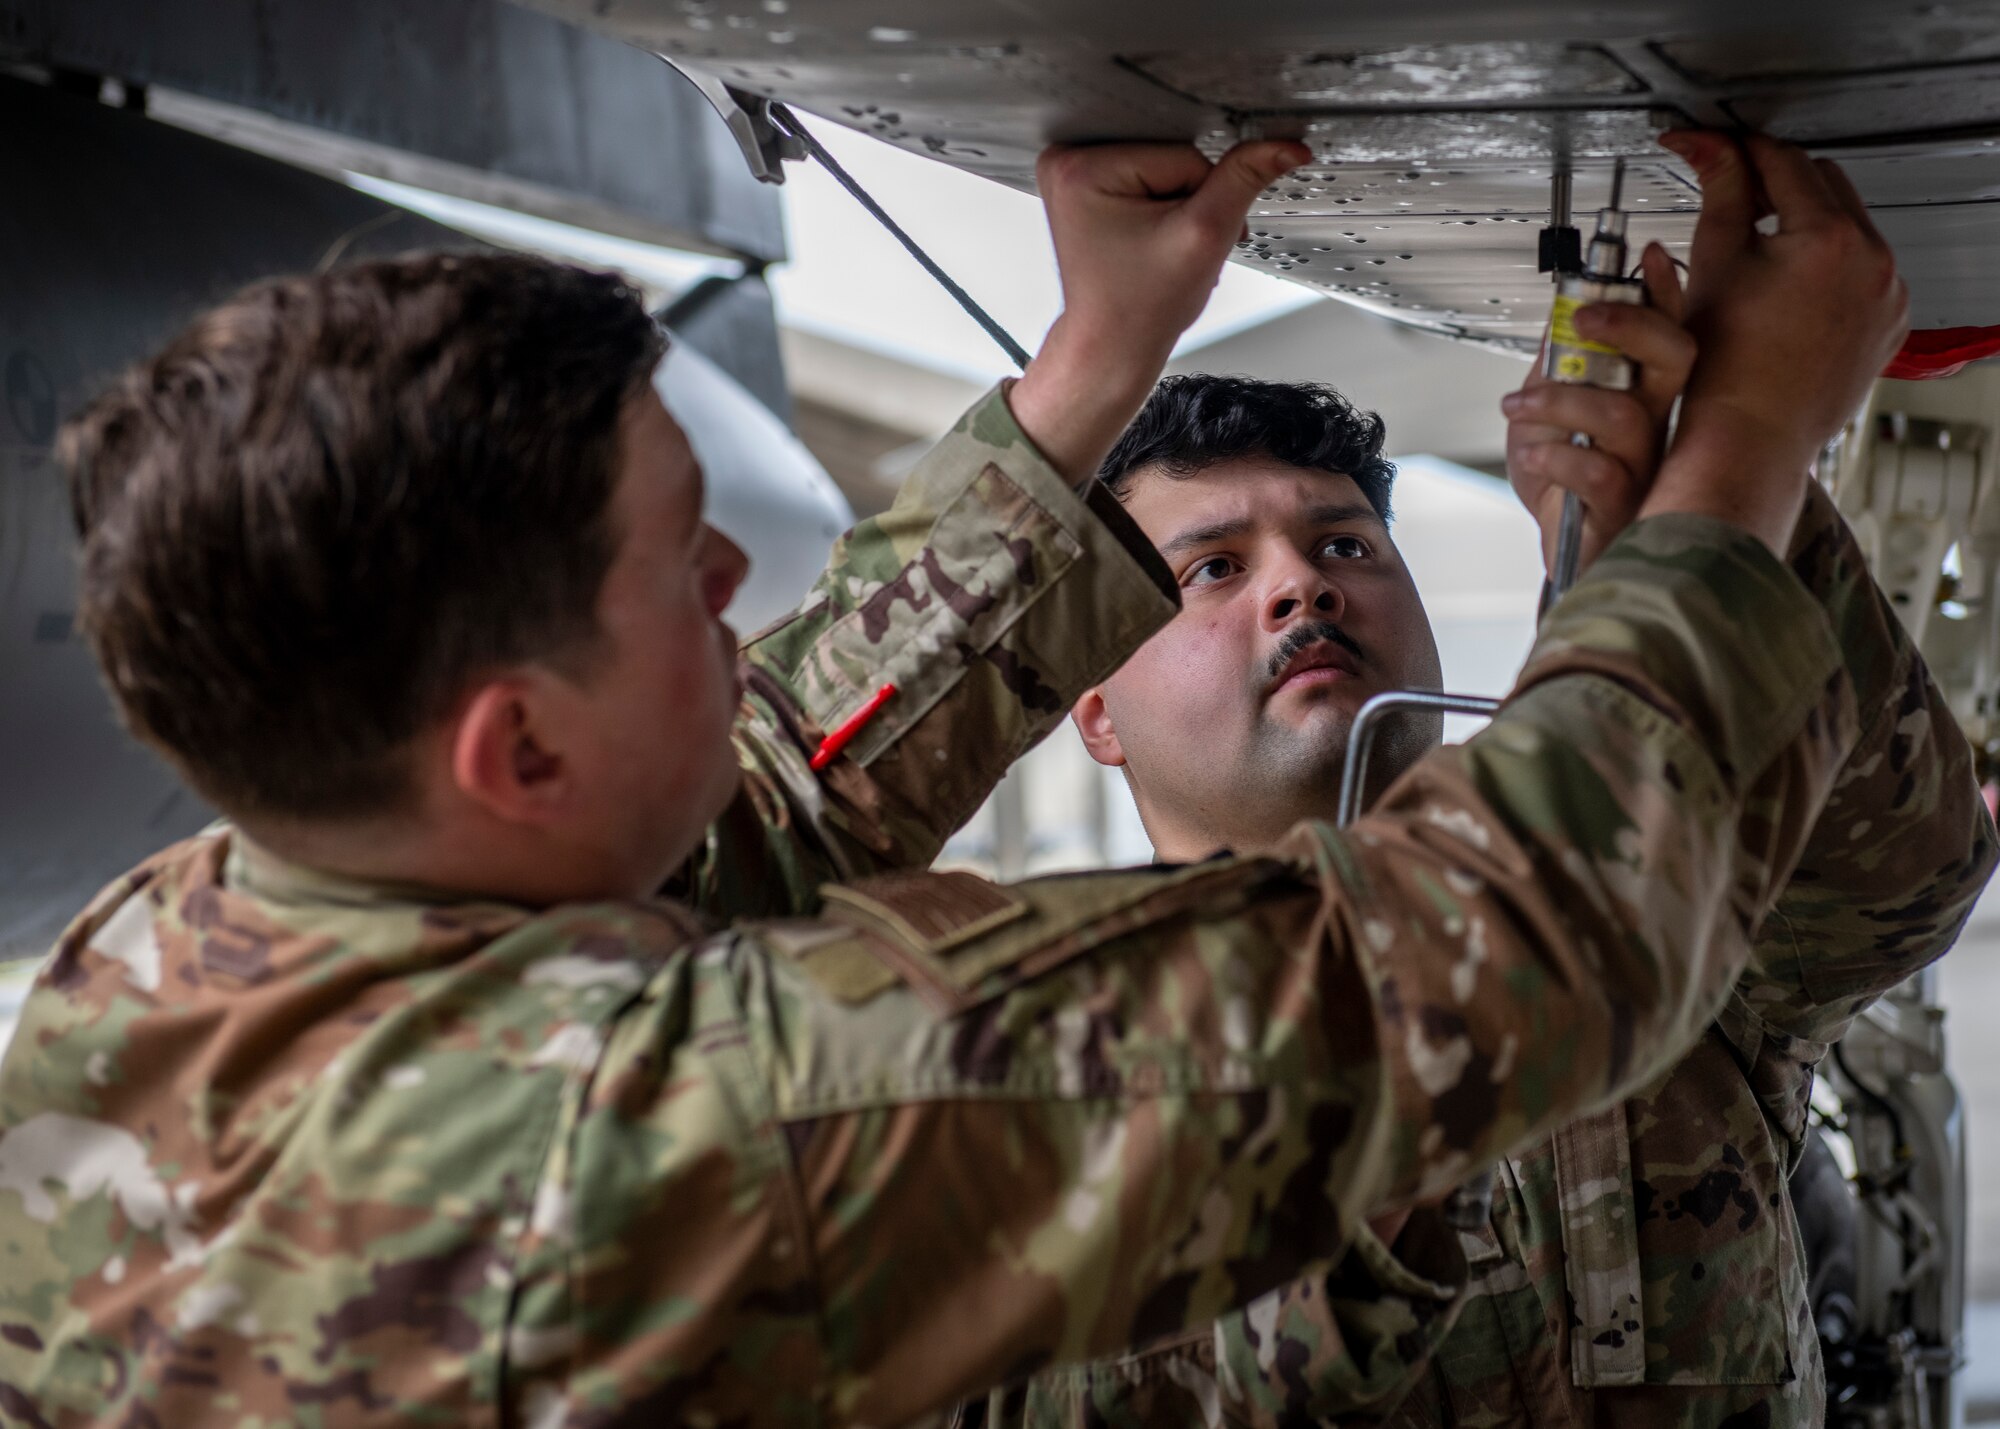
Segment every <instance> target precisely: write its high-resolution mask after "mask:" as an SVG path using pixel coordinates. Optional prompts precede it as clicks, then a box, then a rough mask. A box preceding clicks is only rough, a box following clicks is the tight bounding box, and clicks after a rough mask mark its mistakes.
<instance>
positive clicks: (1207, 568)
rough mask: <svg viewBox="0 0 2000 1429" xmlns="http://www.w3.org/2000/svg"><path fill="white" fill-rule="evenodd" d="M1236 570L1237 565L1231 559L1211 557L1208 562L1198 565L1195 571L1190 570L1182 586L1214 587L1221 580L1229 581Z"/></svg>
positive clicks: (1194, 568)
mask: <svg viewBox="0 0 2000 1429" xmlns="http://www.w3.org/2000/svg"><path fill="white" fill-rule="evenodd" d="M1235 569H1236V563H1235V562H1234V561H1232V560H1230V559H1229V557H1227V556H1210V557H1209V558H1208V559H1207V560H1205V561H1202V562H1200V563H1198V564H1197V565H1195V566H1194V567H1193V569H1191V570H1189V571H1188V573H1187V576H1186V578H1185V579H1184V580H1183V581H1182V584H1184V585H1214V584H1215V583H1216V582H1217V581H1219V580H1226V579H1228V578H1229V576H1230V575H1231V574H1233V573H1234V571H1235Z"/></svg>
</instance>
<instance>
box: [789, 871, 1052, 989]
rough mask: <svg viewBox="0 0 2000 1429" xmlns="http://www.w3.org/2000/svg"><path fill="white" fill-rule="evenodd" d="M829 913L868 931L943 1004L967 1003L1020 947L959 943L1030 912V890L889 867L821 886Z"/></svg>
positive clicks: (1000, 942) (875, 945) (893, 962)
mask: <svg viewBox="0 0 2000 1429" xmlns="http://www.w3.org/2000/svg"><path fill="white" fill-rule="evenodd" d="M820 896H821V897H823V898H824V899H826V916H827V917H828V918H830V919H832V920H834V921H835V922H837V923H843V924H845V925H847V926H848V927H850V928H852V929H854V930H855V931H857V932H859V933H861V934H863V935H864V936H865V937H866V938H867V939H868V942H869V945H870V947H871V948H872V950H873V951H874V952H875V953H876V954H877V955H878V956H879V957H880V958H881V959H882V960H883V961H884V962H885V963H887V964H889V965H890V966H891V967H893V968H894V969H895V970H896V972H897V973H899V974H900V975H901V977H902V980H903V981H905V982H907V983H909V984H910V986H911V987H912V988H913V989H914V990H915V991H916V992H917V994H918V995H919V996H921V997H922V998H923V999H924V1001H925V1002H927V1003H929V1004H930V1005H931V1006H932V1007H934V1008H936V1009H937V1010H938V1011H939V1012H944V1013H952V1012H959V1011H963V1010H964V1009H965V1008H967V1007H969V1006H971V1005H972V1003H973V1002H974V1001H976V1000H977V999H976V998H975V997H974V996H973V989H974V988H975V986H976V985H977V984H978V982H979V980H980V978H982V977H983V976H985V975H986V974H987V973H988V972H990V971H992V969H993V968H994V967H995V966H997V965H998V964H1000V963H1002V962H1005V961H1008V960H1011V959H1014V958H1017V957H1019V956H1020V953H1021V951H1022V950H1021V949H1020V948H1018V947H1015V946H1014V945H1013V944H1012V943H1011V942H1009V941H1008V940H1004V939H996V940H992V941H991V942H989V943H988V944H987V946H986V947H984V948H982V949H977V950H973V949H967V950H966V951H965V952H964V953H962V954H960V955H959V956H957V957H953V956H952V955H951V954H952V952H953V950H954V949H960V948H965V945H967V944H969V943H974V942H977V941H978V940H980V939H982V938H985V937H986V936H987V934H989V933H992V932H994V931H996V930H997V929H1000V928H1004V927H1006V926H1007V925H1008V924H1010V923H1014V922H1017V921H1019V920H1020V919H1023V918H1025V917H1027V916H1028V914H1029V911H1030V907H1029V904H1028V901H1027V900H1026V899H1025V898H1022V897H1020V896H1019V895H1018V894H1016V893H1015V892H1014V891H1013V890H1012V889H1009V888H1003V887H1002V886H1000V885H999V884H997V883H989V882H987V880H985V879H983V878H981V877H979V876H978V875H977V874H971V873H886V874H883V875H881V876H880V877H877V878H867V879H863V880H862V881H860V882H859V883H850V884H837V883H835V884H828V885H826V886H825V887H823V888H821V889H820Z"/></svg>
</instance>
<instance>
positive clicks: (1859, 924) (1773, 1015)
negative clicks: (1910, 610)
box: [1724, 485, 1996, 1060]
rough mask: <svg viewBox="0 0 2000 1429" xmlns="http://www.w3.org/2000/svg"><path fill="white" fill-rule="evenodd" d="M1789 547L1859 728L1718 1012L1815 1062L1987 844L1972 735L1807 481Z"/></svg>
mask: <svg viewBox="0 0 2000 1429" xmlns="http://www.w3.org/2000/svg"><path fill="white" fill-rule="evenodd" d="M1790 559H1791V566H1792V569H1793V570H1794V571H1795V572H1796V573H1797V574H1798V576H1799V579H1800V580H1801V581H1802V582H1803V583H1804V584H1805V586H1806V588H1807V589H1809V590H1810V591H1811V592H1812V593H1813V595H1814V596H1815V598H1817V599H1818V601H1819V603H1820V605H1821V606H1822V608H1823V609H1824V610H1825V611H1826V615H1827V619H1828V620H1829V622H1830V623H1831V626H1832V629H1833V632H1834V638H1835V639H1836V641H1837V642H1838V643H1839V646H1840V653H1841V659H1842V663H1843V664H1844V666H1845V667H1846V670H1847V673H1848V678H1849V681H1850V682H1851V684H1852V685H1853V688H1854V699H1855V706H1856V709H1857V711H1858V714H1859V719H1860V724H1861V732H1860V736H1859V738H1858V739H1857V741H1856V743H1855V746H1854V751H1853V753H1852V754H1851V755H1850V756H1849V757H1848V759H1847V760H1846V762H1845V764H1843V766H1842V767H1841V770H1840V774H1839V777H1838V778H1837V779H1836V780H1835V781H1834V786H1833V790H1832V793H1831V794H1830V795H1829V797H1828V799H1827V803H1826V808H1825V810H1824V812H1823V813H1822V814H1821V815H1820V817H1819V819H1818V821H1817V822H1816V823H1815V824H1814V826H1813V828H1812V832H1811V834H1810V836H1809V837H1808V839H1807V840H1806V843H1805V847H1804V850H1803V852H1802V854H1801V857H1800V860H1799V864H1798V867H1797V869H1796V870H1795V871H1794V872H1793V874H1792V876H1791V878H1790V880H1789V881H1788V882H1787V884H1786V885H1785V887H1784V890H1783V892H1782V894H1781V895H1780V897H1779V898H1778V900H1777V903H1776V906H1775V908H1774V909H1773V911H1772V913H1771V916H1770V918H1769V919H1768V920H1767V921H1766V922H1765V923H1764V924H1763V926H1762V928H1761V929H1760V930H1759V933H1758V936H1757V940H1756V946H1755V950H1754V953H1753V956H1752V959H1751V964H1750V971H1749V975H1748V976H1747V977H1746V979H1745V982H1744V987H1743V993H1742V996H1741V997H1740V998H1739V999H1737V1000H1736V1001H1735V1002H1734V1003H1733V1004H1732V1011H1733V1012H1734V1013H1736V1014H1737V1016H1738V1018H1739V1019H1740V1020H1743V1021H1748V1022H1752V1023H1754V1024H1755V1025H1757V1026H1758V1027H1759V1028H1760V1029H1761V1030H1763V1031H1764V1032H1765V1033H1767V1034H1776V1035H1777V1036H1780V1037H1790V1038H1796V1039H1802V1040H1803V1041H1805V1042H1806V1043H1807V1044H1808V1046H1807V1047H1806V1048H1805V1049H1803V1050H1804V1052H1805V1054H1806V1055H1807V1056H1808V1057H1810V1058H1812V1059H1814V1060H1816V1058H1817V1054H1818V1052H1819V1051H1821V1050H1823V1048H1824V1044H1826V1043H1828V1042H1831V1041H1834V1040H1837V1039H1838V1038H1839V1037H1840V1035H1841V1034H1842V1033H1843V1032H1844V1031H1845V1030H1846V1028H1847V1024H1848V1023H1849V1022H1850V1021H1851V1020H1852V1019H1853V1017H1854V1016H1855V1015H1856V1014H1857V1013H1858V1012H1860V1011H1861V1009H1862V1008H1863V1007H1865V1006H1866V1005H1867V1004H1868V1003H1870V1002H1872V1001H1873V1000H1874V999H1876V998H1877V997H1879V996H1881V995H1882V994H1883V993H1884V992H1886V991H1888V990H1889V989H1890V988H1891V987H1894V986H1895V985H1896V984H1897V983H1899V982H1902V981H1903V980H1904V979H1905V978H1907V977H1909V976H1910V975H1911V974H1912V973H1915V972H1916V971H1918V970H1919V969H1921V968H1923V967H1924V966H1925V965H1927V964H1928V963H1931V962H1932V961H1934V960H1936V959H1937V958H1939V957H1941V956H1943V954H1944V952H1945V950H1946V949H1947V948H1949V947H1950V946H1951V945H1952V943H1953V941H1954V940H1956V938H1957V937H1958V932H1959V928H1960V927H1961V926H1962V925H1963V924H1964V922H1965V919H1966V915H1967V914H1968V913H1970V912H1971V909H1972V904H1973V901H1974V900H1975V899H1976V898H1977V897H1978V895H1979V892H1980V890H1981V889H1982V888H1984V887H1985V885H1986V881H1987V879H1988V878H1989V877H1990V876H1991V875H1992V872H1993V867H1994V860H1995V852H1996V843H1995V836H1994V830H1993V821H1992V818H1991V817H1990V816H1989V815H1988V813H1987V811H1986V804H1985V801H1984V800H1983V799H1982V798H1981V797H1980V791H1979V786H1978V782H1977V780H1976V779H1975V777H1974V774H1973V762H1972V749H1971V747H1970V746H1969V745H1968V744H1967V743H1966V740H1965V737H1964V735H1963V734H1962V733H1960V731H1959V727H1958V721H1957V720H1956V719H1955V718H1954V717H1953V715H1952V713H1951V709H1950V707H1949V705H1948V704H1947V703H1946V701H1945V697H1944V695H1943V693H1942V692H1941V691H1940V690H1939V689H1938V687H1937V685H1936V684H1935V683H1934V682H1933V681H1932V679H1931V676H1930V671H1929V670H1928V669H1927V668H1926V666H1925V664H1924V660H1923V657H1922V656H1921V655H1920V654H1919V653H1918V652H1917V649H1916V646H1915V644H1914V643H1913V642H1912V641H1911V640H1910V638H1909V634H1908V632H1907V631H1906V630H1905V629H1904V626H1903V622H1902V621H1901V620H1900V619H1898V618H1897V616H1896V613H1895V611H1894V610H1893V609H1892V608H1891V606H1890V605H1889V603H1888V601H1887V599H1886V598H1885V597H1884V596H1883V594H1882V591H1881V589H1880V588H1879V587H1878V586H1876V584H1875V582H1874V581H1873V580H1872V579H1871V578H1870V576H1869V574H1868V569H1867V565H1866V563H1865V560H1864V558H1863V556H1862V553H1861V549H1860V547H1859V546H1858V545H1857V544H1856V542H1855V540H1854V535H1853V533H1852V532H1851V531H1849V530H1848V528H1847V524H1846V523H1845V522H1844V521H1843V520H1841V518H1840V515H1839V513H1838V511H1836V510H1835V509H1834V505H1833V502H1832V501H1831V500H1830V499H1829V498H1828V497H1827V495H1826V493H1825V492H1823V491H1822V490H1821V489H1820V488H1819V487H1818V486H1817V485H1815V486H1814V487H1813V488H1812V491H1811V494H1810V498H1809V500H1808V503H1807V507H1806V512H1805V515H1804V517H1803V518H1802V519H1801V521H1800V523H1799V533H1798V538H1797V539H1796V540H1795V541H1794V543H1793V549H1792V551H1791V557H1790ZM1730 1021H1731V1019H1730V1018H1729V1017H1728V1016H1725V1018H1724V1024H1725V1028H1728V1027H1729V1025H1730Z"/></svg>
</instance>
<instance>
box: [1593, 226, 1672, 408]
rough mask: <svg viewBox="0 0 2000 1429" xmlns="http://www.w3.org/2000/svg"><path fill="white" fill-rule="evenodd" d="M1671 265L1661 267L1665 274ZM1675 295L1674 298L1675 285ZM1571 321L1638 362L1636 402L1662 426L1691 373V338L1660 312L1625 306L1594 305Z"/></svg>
mask: <svg viewBox="0 0 2000 1429" xmlns="http://www.w3.org/2000/svg"><path fill="white" fill-rule="evenodd" d="M1660 256H1661V258H1662V259H1663V260H1664V259H1665V258H1666V255H1665V254H1664V253H1662V254H1661V255H1660ZM1672 266H1673V265H1672V263H1671V262H1669V263H1668V264H1667V267H1668V270H1669V272H1670V273H1671V271H1672ZM1675 294H1676V299H1678V288H1677V287H1676V288H1675ZM1675 305H1676V306H1678V301H1676V304H1675ZM1574 321H1575V323H1576V330H1577V331H1578V332H1579V333H1580V334H1582V335H1583V336H1584V337H1587V338H1592V339H1594V340H1596V341H1598V342H1602V343H1606V344H1608V345H1609V346H1611V347H1615V348H1617V349H1618V350H1619V351H1620V352H1622V353H1624V354H1625V355H1626V356H1627V357H1629V358H1631V359H1632V361H1633V362H1635V363H1637V364H1638V366H1639V385H1638V388H1637V393H1638V396H1639V399H1640V401H1641V402H1642V403H1644V405H1645V407H1646V409H1647V411H1648V412H1649V413H1650V414H1651V416H1652V419H1653V421H1654V423H1655V424H1656V425H1663V424H1664V423H1665V422H1666V420H1667V413H1668V412H1669V411H1671V410H1672V408H1673V405H1674V401H1675V399H1676V398H1678V397H1679V396H1680V395H1681V391H1682V389H1683V388H1685V387H1686V386H1687V383H1688V375H1689V374H1690V373H1691V372H1693V370H1694V361H1695V353H1696V347H1695V340H1694V337H1693V335H1692V334H1691V333H1689V332H1688V330H1687V329H1686V328H1684V327H1682V326H1681V325H1680V323H1679V322H1678V321H1676V320H1675V319H1674V318H1673V317H1671V316H1669V315H1668V314H1667V313H1666V312H1665V311H1664V310H1662V309H1658V308H1642V307H1638V306H1636V305H1633V304H1629V303H1594V304H1592V305H1591V306H1590V307H1587V308H1582V309H1580V310H1578V312H1577V314H1576V317H1575V319H1574Z"/></svg>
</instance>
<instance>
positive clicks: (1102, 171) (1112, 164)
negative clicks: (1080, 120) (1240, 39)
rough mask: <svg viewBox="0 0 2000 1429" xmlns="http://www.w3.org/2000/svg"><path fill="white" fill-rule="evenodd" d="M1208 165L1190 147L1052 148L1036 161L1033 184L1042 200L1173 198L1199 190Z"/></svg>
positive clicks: (1110, 146)
mask: <svg viewBox="0 0 2000 1429" xmlns="http://www.w3.org/2000/svg"><path fill="white" fill-rule="evenodd" d="M1210 167H1211V166H1210V164H1209V162H1208V160H1207V159H1206V158H1204V157H1203V156H1202V153H1201V151H1200V150H1199V149H1197V148H1195V147H1194V146H1193V145H1191V144H1054V145H1051V146H1050V147H1049V148H1047V149H1044V150H1043V151H1042V153H1041V157H1040V158H1038V159H1037V160H1036V161H1035V182H1036V185H1037V186H1038V187H1039V188H1040V189H1041V191H1042V194H1043V196H1044V197H1045V198H1046V197H1048V196H1049V195H1050V193H1051V192H1052V191H1057V190H1073V191H1082V192H1084V193H1091V194H1102V195H1105V196H1108V197H1112V198H1143V199H1153V198H1175V197H1185V196H1187V195H1188V194H1191V193H1193V192H1194V191H1195V190H1196V189H1198V188H1200V187H1201V185H1202V181H1203V180H1204V179H1206V178H1207V177H1208V174H1209V169H1210Z"/></svg>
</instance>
